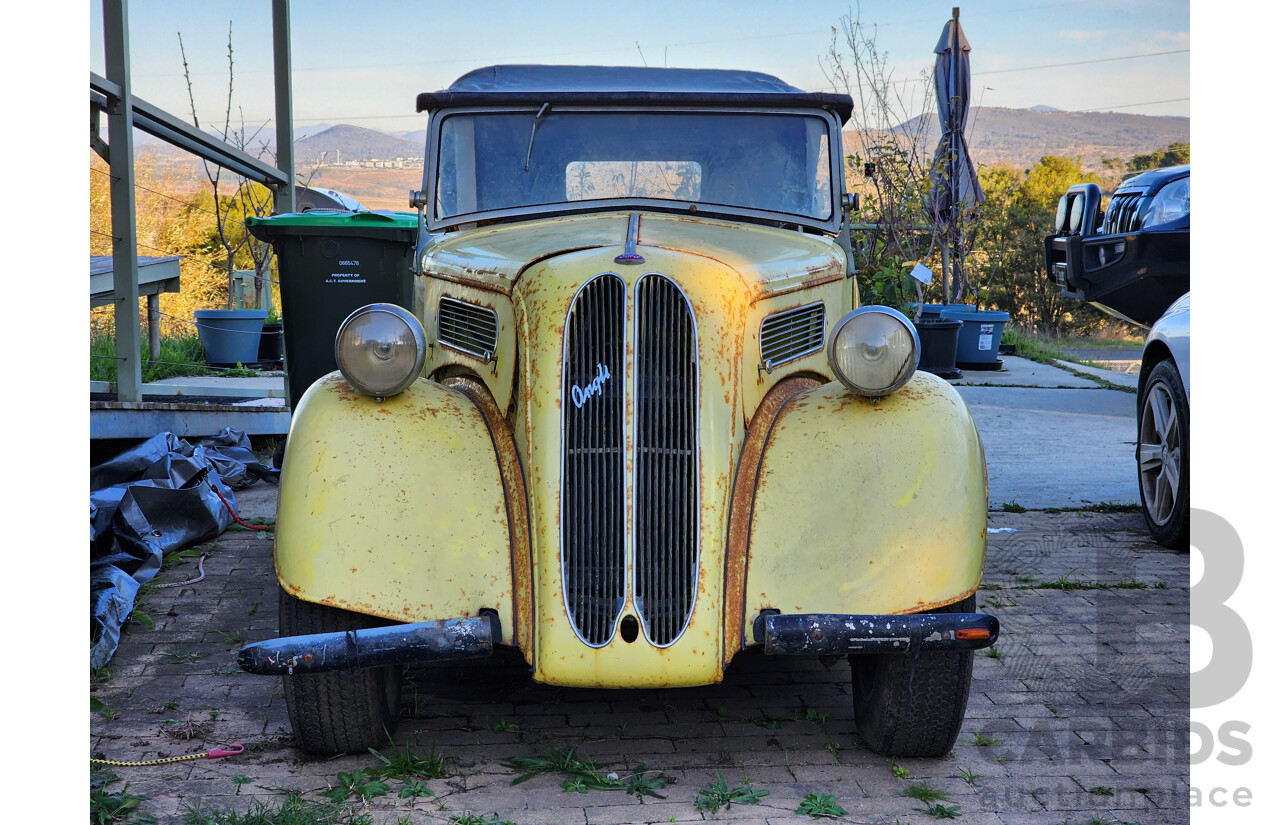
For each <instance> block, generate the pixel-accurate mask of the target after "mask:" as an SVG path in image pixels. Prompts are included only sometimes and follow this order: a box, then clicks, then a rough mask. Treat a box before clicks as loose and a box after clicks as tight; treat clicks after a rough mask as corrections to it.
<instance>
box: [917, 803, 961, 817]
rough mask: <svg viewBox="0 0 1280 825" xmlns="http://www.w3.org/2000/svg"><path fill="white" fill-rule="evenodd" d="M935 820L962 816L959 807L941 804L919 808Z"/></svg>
mask: <svg viewBox="0 0 1280 825" xmlns="http://www.w3.org/2000/svg"><path fill="white" fill-rule="evenodd" d="M916 810H918V811H923V812H925V813H926V814H928V815H929V816H931V817H934V818H935V819H955V818H956V817H957V816H959V815H960V806H959V805H943V804H942V803H941V802H939V803H938V804H936V805H925V806H924V807H923V808H917V809H916Z"/></svg>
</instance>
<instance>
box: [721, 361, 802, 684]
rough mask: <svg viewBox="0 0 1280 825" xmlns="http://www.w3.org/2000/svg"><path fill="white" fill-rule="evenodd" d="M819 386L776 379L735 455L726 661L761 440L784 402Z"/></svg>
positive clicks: (731, 650)
mask: <svg viewBox="0 0 1280 825" xmlns="http://www.w3.org/2000/svg"><path fill="white" fill-rule="evenodd" d="M817 386H820V382H819V381H817V380H815V379H813V378H806V377H800V376H797V377H794V378H786V379H783V380H782V381H779V382H778V383H777V384H776V385H775V386H774V387H773V389H771V390H769V394H768V395H766V396H765V397H764V400H763V401H761V402H760V406H759V407H758V408H757V409H756V412H755V415H753V416H752V417H751V424H750V425H749V426H748V427H747V435H746V438H745V439H744V441H743V444H742V452H741V454H740V456H739V458H738V472H737V473H736V475H735V478H734V483H733V499H732V503H731V505H730V510H729V539H728V541H727V542H726V552H725V565H724V596H723V598H724V657H725V662H726V663H728V661H729V660H730V659H732V658H733V655H734V654H735V653H737V652H738V651H739V650H741V649H742V644H743V640H742V627H743V622H744V619H745V617H744V611H745V609H746V608H745V602H746V580H747V547H748V544H749V542H750V539H751V510H752V507H753V506H754V504H755V493H756V484H757V482H758V481H759V474H760V464H761V460H762V459H763V457H764V448H765V442H766V441H767V440H768V437H769V431H770V430H771V429H772V428H773V423H774V421H776V420H777V418H778V415H779V414H780V413H781V412H782V408H783V407H784V406H786V404H787V402H788V401H790V400H791V399H792V398H794V397H795V396H796V395H798V394H799V393H802V392H804V391H805V390H810V389H813V388H814V387H817Z"/></svg>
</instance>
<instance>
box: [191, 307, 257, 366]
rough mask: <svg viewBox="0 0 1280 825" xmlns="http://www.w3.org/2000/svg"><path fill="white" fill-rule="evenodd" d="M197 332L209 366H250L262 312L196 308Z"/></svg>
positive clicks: (255, 353) (253, 358) (253, 361)
mask: <svg viewBox="0 0 1280 825" xmlns="http://www.w3.org/2000/svg"><path fill="white" fill-rule="evenodd" d="M195 317H196V329H197V330H199V332H200V343H201V344H202V345H204V360H205V361H206V362H208V363H210V364H229V365H231V366H235V365H236V364H253V363H256V362H257V360H258V344H259V342H260V340H261V338H262V322H263V321H265V320H266V319H267V311H266V310H265V309H198V310H196V312H195Z"/></svg>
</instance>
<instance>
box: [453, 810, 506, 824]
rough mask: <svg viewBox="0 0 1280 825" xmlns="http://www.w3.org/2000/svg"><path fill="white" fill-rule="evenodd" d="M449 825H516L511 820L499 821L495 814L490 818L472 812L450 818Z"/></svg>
mask: <svg viewBox="0 0 1280 825" xmlns="http://www.w3.org/2000/svg"><path fill="white" fill-rule="evenodd" d="M449 825H515V823H514V822H512V821H511V820H509V819H499V818H498V815H497V814H496V813H495V814H493V815H491V816H489V817H482V816H480V814H473V813H471V812H470V811H467V812H465V813H461V814H456V815H454V816H451V817H449Z"/></svg>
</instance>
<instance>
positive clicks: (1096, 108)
mask: <svg viewBox="0 0 1280 825" xmlns="http://www.w3.org/2000/svg"><path fill="white" fill-rule="evenodd" d="M1190 99H1191V98H1189V97H1171V98H1169V99H1168V100H1148V101H1147V102H1146V103H1121V104H1119V105H1117V106H1094V107H1091V108H1088V109H1072V110H1071V111H1073V112H1103V110H1110V109H1132V108H1134V107H1135V106H1155V105H1157V104H1159V103H1185V102H1186V101H1188V100H1190Z"/></svg>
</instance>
